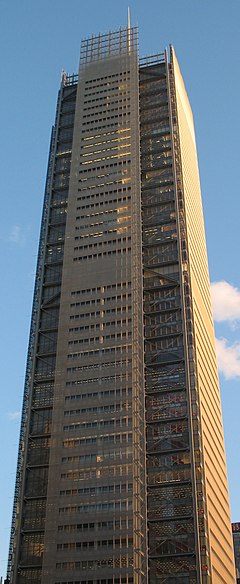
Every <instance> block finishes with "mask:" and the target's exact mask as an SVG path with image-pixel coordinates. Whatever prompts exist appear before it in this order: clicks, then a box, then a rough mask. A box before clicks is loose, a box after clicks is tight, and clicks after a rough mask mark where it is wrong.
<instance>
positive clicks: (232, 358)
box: [216, 339, 240, 379]
mask: <svg viewBox="0 0 240 584" xmlns="http://www.w3.org/2000/svg"><path fill="white" fill-rule="evenodd" d="M216 351H217V360H218V368H219V371H220V372H221V373H223V375H224V377H225V378H226V379H233V378H234V377H240V342H236V343H234V344H233V345H229V343H228V341H227V339H216Z"/></svg>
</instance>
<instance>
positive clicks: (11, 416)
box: [8, 411, 21, 421]
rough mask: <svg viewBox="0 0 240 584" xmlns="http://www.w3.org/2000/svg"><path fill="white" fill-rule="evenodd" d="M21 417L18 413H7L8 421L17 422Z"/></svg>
mask: <svg viewBox="0 0 240 584" xmlns="http://www.w3.org/2000/svg"><path fill="white" fill-rule="evenodd" d="M20 417H21V412H20V411H15V412H8V418H9V420H11V421H12V420H19V419H20Z"/></svg>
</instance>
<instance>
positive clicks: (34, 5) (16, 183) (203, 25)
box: [0, 0, 240, 576]
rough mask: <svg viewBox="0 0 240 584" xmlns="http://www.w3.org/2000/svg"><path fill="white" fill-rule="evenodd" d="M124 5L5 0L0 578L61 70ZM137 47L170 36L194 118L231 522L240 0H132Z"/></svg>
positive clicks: (113, 22) (236, 472) (120, 15)
mask: <svg viewBox="0 0 240 584" xmlns="http://www.w3.org/2000/svg"><path fill="white" fill-rule="evenodd" d="M127 5H128V2H127V1H125V0H122V2H115V1H114V0H111V1H110V0H98V1H97V0H88V2H83V1H82V2H81V0H68V2H66V0H50V1H49V0H41V2H40V1H37V0H21V1H20V0H0V49H1V52H0V54H1V62H0V69H1V85H2V89H1V94H0V101H1V104H0V115H1V133H0V141H1V163H2V164H1V173H0V188H1V193H2V209H1V216H0V222H1V230H0V240H1V251H2V253H1V259H0V261H1V264H0V270H1V274H2V285H1V289H0V293H1V335H0V342H1V380H2V399H1V406H2V407H1V412H0V433H1V435H0V450H1V458H0V465H1V484H0V491H1V492H0V501H1V509H2V511H1V516H0V546H1V547H0V562H1V563H0V576H1V575H5V565H6V559H7V552H8V540H9V529H10V522H11V509H12V500H13V489H14V482H15V469H16V456H17V446H18V435H19V415H20V414H19V412H20V410H21V403H22V392H23V383H24V375H25V362H26V351H27V343H28V332H29V323H30V314H31V303H32V292H33V284H34V272H35V265H36V255H37V246H38V235H39V228H40V217H41V208H42V200H43V191H44V182H45V174H46V165H47V157H48V147H49V139H50V129H51V125H52V123H53V121H54V115H55V107H56V98H57V91H58V88H59V82H60V73H61V70H62V68H63V69H64V70H66V71H68V72H69V73H72V72H77V69H78V58H79V46H80V41H81V39H82V38H84V37H87V36H90V35H91V34H92V32H94V33H98V32H99V31H101V32H105V31H106V32H107V31H108V30H110V29H111V30H115V29H117V28H118V27H119V26H120V25H122V26H124V25H125V24H126V21H127ZM131 19H132V24H138V25H139V28H140V55H141V56H144V55H146V54H149V55H151V54H154V53H155V52H161V51H162V50H163V49H164V48H165V47H166V46H168V45H169V44H170V43H172V44H173V45H174V46H175V50H176V53H177V56H178V59H179V62H180V66H181V69H182V73H183V77H184V80H185V83H186V87H187V91H188V94H189V98H190V101H191V104H192V109H193V113H194V118H195V127H196V135H197V144H198V155H199V166H200V175H201V183H202V194H203V204H204V213H205V225H206V233H207V244H208V253H209V267H210V276H211V281H212V282H215V283H216V285H215V287H214V308H215V315H216V319H217V320H216V336H217V338H218V351H219V367H220V382H221V395H222V405H223V417H224V427H225V443H226V451H227V464H228V471H229V487H230V497H231V508H232V519H233V521H240V510H239V484H240V464H239V444H240V424H239V412H240V273H239V248H240V229H239V217H240V203H239V200H240V198H239V176H238V175H239V166H240V163H239V160H240V158H239V155H240V127H239V126H240V118H239V94H240V77H239V71H240V37H239V22H240V3H239V1H238V0H211V2H209V0H168V1H167V2H161V1H160V0H148V1H147V0H135V1H132V2H131Z"/></svg>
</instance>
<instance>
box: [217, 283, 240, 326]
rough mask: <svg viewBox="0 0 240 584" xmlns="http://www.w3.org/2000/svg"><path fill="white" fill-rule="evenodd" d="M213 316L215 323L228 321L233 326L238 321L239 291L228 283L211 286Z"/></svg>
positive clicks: (239, 314) (239, 313)
mask: <svg viewBox="0 0 240 584" xmlns="http://www.w3.org/2000/svg"><path fill="white" fill-rule="evenodd" d="M211 295H212V304H213V316H214V320H216V321H217V322H221V321H228V322H229V323H231V324H233V323H236V321H238V320H240V290H238V288H235V287H234V286H232V285H231V284H229V282H226V281H224V280H223V281H221V282H213V283H212V284H211Z"/></svg>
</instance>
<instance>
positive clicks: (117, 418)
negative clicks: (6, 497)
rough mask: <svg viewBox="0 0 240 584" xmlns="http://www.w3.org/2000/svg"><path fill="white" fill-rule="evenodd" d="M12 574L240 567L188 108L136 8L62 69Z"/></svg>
mask: <svg viewBox="0 0 240 584" xmlns="http://www.w3.org/2000/svg"><path fill="white" fill-rule="evenodd" d="M8 579H9V582H10V583H11V584H133V583H134V584H147V583H149V584H175V583H176V584H200V583H201V584H210V583H211V584H221V583H225V584H231V583H234V582H235V567H234V558H233V547H232V535H231V523H230V514H229V500H228V489H227V474H226V464H225V452H224V443H223V428H222V414H221V404H220V395H219V384H218V374H217V365H216V356H215V348H214V330H213V320H212V311H211V302H210V287H209V276H208V265H207V254H206V244H205V234H204V225H203V215H202V203H201V194H200V185H199V175H198V164H197V153H196V145H195V136H194V126H193V118H192V112H191V108H190V105H189V101H188V98H187V94H186V91H185V87H184V83H183V80H182V77H181V73H180V70H179V66H178V63H177V59H176V56H175V52H174V49H173V48H172V47H171V48H170V56H168V53H167V51H165V52H164V53H159V54H156V55H153V56H151V57H147V58H143V59H139V57H138V30H137V28H134V27H133V28H130V26H128V27H127V28H126V29H120V30H119V31H117V32H111V33H109V34H106V35H98V36H92V37H91V38H90V39H87V40H84V41H83V42H82V45H81V57H80V70H79V75H78V76H77V75H72V76H68V75H67V74H63V76H62V81H61V87H60V91H59V96H58V103H57V112H56V121H55V125H54V127H53V131H52V139H51V146H50V155H49V164H48V173H47V180H46V192H45V199H44V208H43V219H42V228H41V235H40V246H39V255H38V264H37V274H36V285H35V292H34V302H33V314H32V322H31V330H30V342H29V350H28V361H27V373H26V383H25V391H24V402H23V415H22V424H21V436H20V447H19V457H18V468H17V481H16V490H15V498H14V511H13V523H12V531H11V542H10V554H9V564H8Z"/></svg>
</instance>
